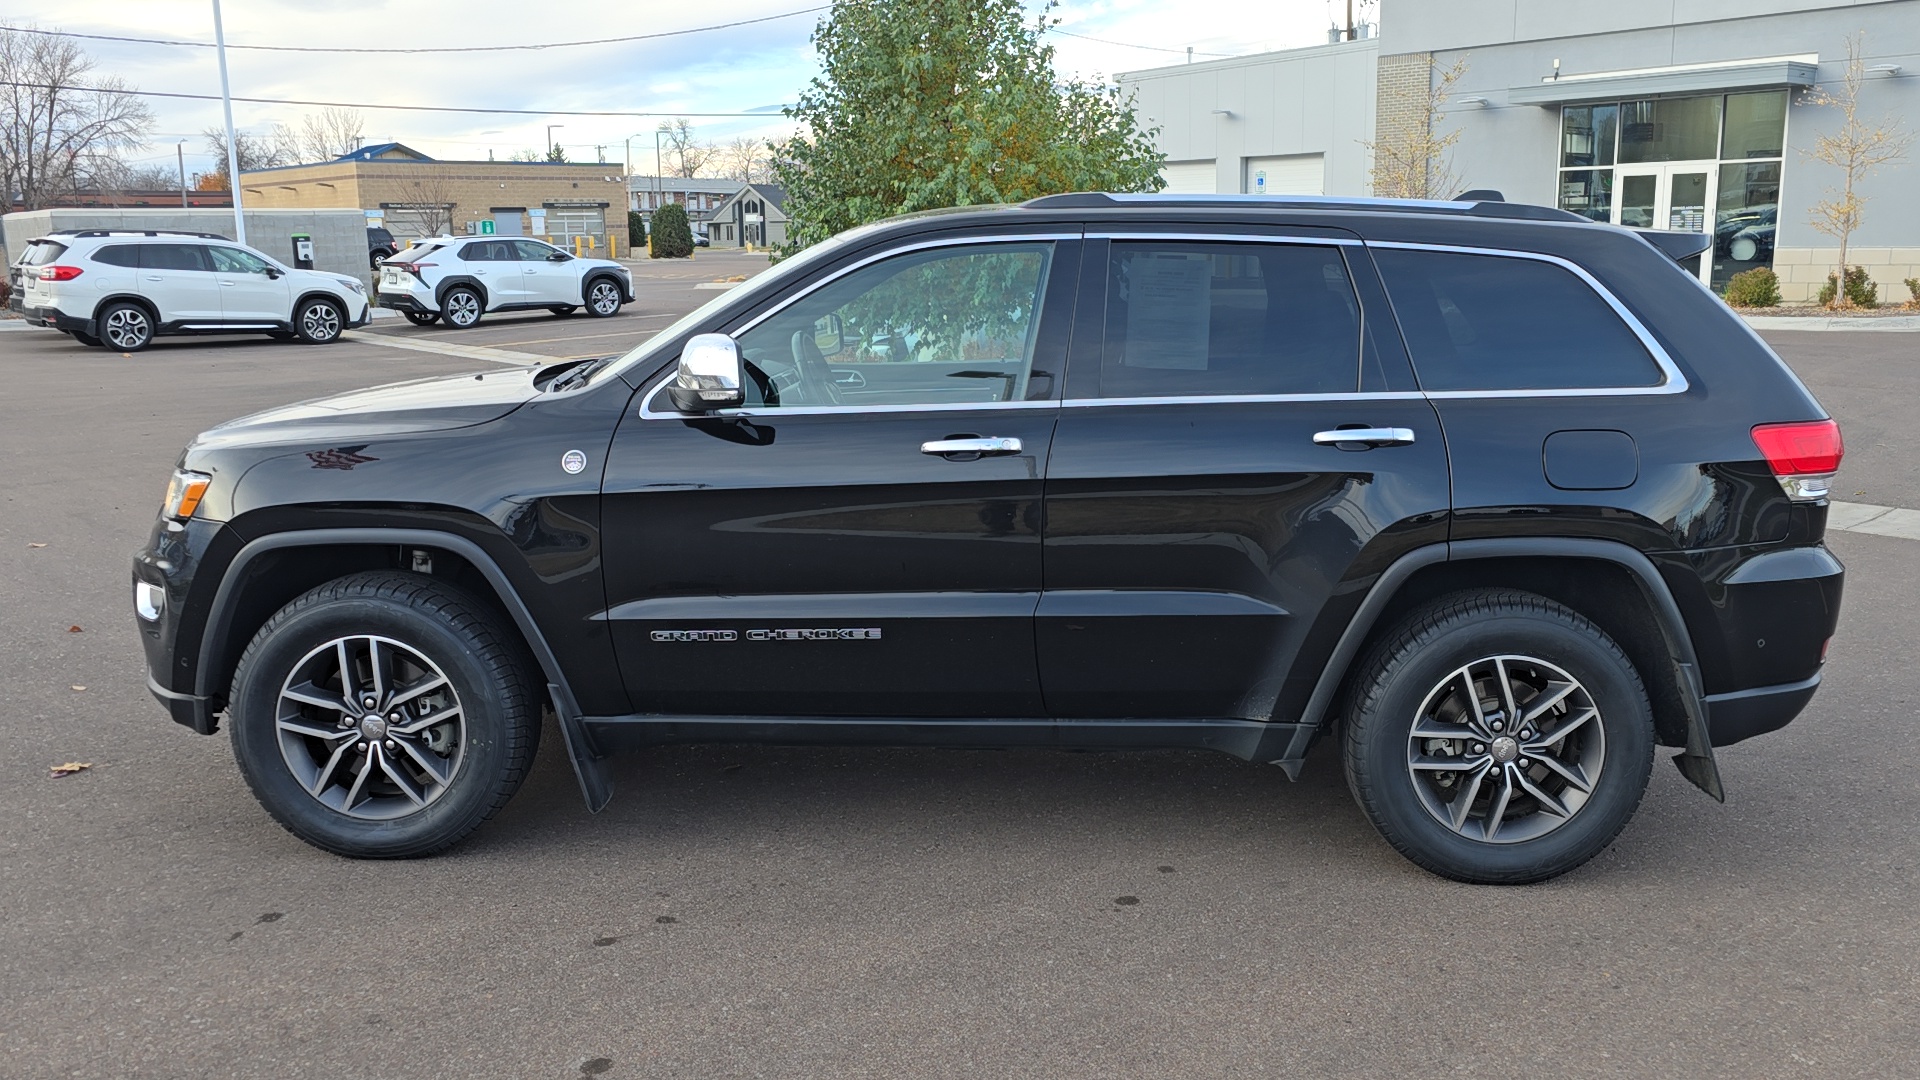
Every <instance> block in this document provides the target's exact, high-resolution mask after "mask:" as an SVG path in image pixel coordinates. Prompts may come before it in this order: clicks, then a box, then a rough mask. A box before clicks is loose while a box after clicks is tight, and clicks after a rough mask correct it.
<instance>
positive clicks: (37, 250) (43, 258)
mask: <svg viewBox="0 0 1920 1080" xmlns="http://www.w3.org/2000/svg"><path fill="white" fill-rule="evenodd" d="M66 250H67V245H65V244H62V243H59V242H57V241H54V240H35V241H33V242H32V243H30V244H28V245H27V250H26V253H25V254H23V255H21V256H20V265H21V266H45V265H47V264H48V263H50V262H52V261H53V260H55V259H57V258H59V257H60V256H61V255H63V254H65V253H66Z"/></svg>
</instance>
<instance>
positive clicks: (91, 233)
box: [47, 229, 232, 240]
mask: <svg viewBox="0 0 1920 1080" xmlns="http://www.w3.org/2000/svg"><path fill="white" fill-rule="evenodd" d="M47 235H48V236H76V237H98V236H192V237H198V238H199V239H201V240H230V239H232V238H231V237H227V236H222V235H220V234H219V233H210V232H189V231H186V230H183V229H55V230H53V231H52V232H50V233H48V234H47Z"/></svg>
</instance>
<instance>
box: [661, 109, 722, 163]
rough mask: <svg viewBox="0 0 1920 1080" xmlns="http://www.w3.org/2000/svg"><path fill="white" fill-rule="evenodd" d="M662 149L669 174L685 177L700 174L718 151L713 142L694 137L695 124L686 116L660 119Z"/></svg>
mask: <svg viewBox="0 0 1920 1080" xmlns="http://www.w3.org/2000/svg"><path fill="white" fill-rule="evenodd" d="M660 149H661V153H662V154H663V155H664V156H665V157H666V161H667V164H666V166H665V168H666V170H667V172H668V174H669V175H672V176H683V177H693V176H699V175H700V170H702V169H704V168H706V167H707V163H708V162H710V161H712V160H713V157H714V154H715V153H716V151H715V149H714V147H713V146H712V144H710V143H703V142H700V141H698V140H696V139H695V138H694V137H693V125H692V124H690V123H688V122H687V118H686V117H684V116H683V117H680V118H679V119H677V120H662V121H660Z"/></svg>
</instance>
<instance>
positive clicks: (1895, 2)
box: [1119, 0, 1920, 301]
mask: <svg viewBox="0 0 1920 1080" xmlns="http://www.w3.org/2000/svg"><path fill="white" fill-rule="evenodd" d="M1380 7H1381V13H1380V28H1379V31H1378V34H1377V36H1373V37H1369V38H1366V39H1364V40H1358V41H1345V42H1339V43H1336V44H1329V45H1324V46H1317V47H1314V48H1307V49H1296V50H1289V51H1286V52H1275V53H1263V54H1257V55H1253V56H1243V57H1235V58H1232V59H1226V60H1215V61H1209V62H1205V63H1194V64H1181V65H1177V66H1173V67H1166V68H1156V69H1152V70H1146V71H1135V72H1129V73H1126V74H1123V75H1121V76H1120V77H1119V78H1120V82H1121V85H1122V86H1123V87H1124V88H1126V89H1129V90H1132V91H1133V92H1134V93H1135V95H1136V97H1135V104H1136V107H1137V109H1138V111H1139V113H1140V116H1141V123H1142V124H1143V125H1145V126H1148V127H1158V128H1159V134H1158V136H1157V138H1158V140H1159V146H1160V149H1161V150H1162V152H1164V153H1165V154H1166V155H1167V165H1166V169H1165V173H1164V177H1165V179H1166V181H1167V190H1169V191H1174V192H1190V193H1202V192H1204V193H1222V192H1240V193H1248V194H1262V193H1264V194H1283V195H1284V194H1302V195H1323V194H1324V195H1368V194H1372V192H1373V186H1374V185H1373V182H1372V177H1373V170H1374V167H1375V164H1376V157H1375V153H1374V151H1373V149H1371V148H1372V147H1373V146H1376V145H1379V146H1382V147H1384V146H1385V145H1386V142H1387V141H1388V140H1390V139H1392V138H1395V137H1396V134H1395V133H1398V132H1404V131H1406V130H1408V128H1407V125H1408V124H1409V122H1410V121H1412V122H1415V123H1417V122H1418V121H1419V120H1420V119H1422V118H1423V117H1424V115H1425V111H1426V105H1427V102H1428V100H1429V95H1430V92H1431V88H1433V87H1436V86H1438V85H1439V83H1440V80H1441V77H1442V75H1443V73H1445V72H1448V71H1451V70H1454V69H1456V67H1457V68H1458V70H1459V72H1460V74H1459V77H1458V78H1457V80H1456V81H1454V83H1453V84H1452V86H1451V87H1450V88H1449V90H1448V101H1447V102H1446V104H1445V105H1444V106H1443V107H1442V109H1441V113H1442V115H1441V116H1440V118H1439V119H1438V120H1437V122H1436V123H1435V125H1434V130H1435V131H1436V133H1438V134H1448V133H1453V132H1457V133H1458V138H1457V140H1456V141H1454V143H1453V144H1452V146H1451V147H1450V148H1449V149H1448V150H1447V151H1446V157H1447V159H1448V164H1449V165H1450V168H1451V171H1452V173H1453V174H1455V175H1456V176H1457V178H1458V187H1459V188H1460V189H1461V190H1468V189H1492V190H1497V191H1500V192H1502V193H1503V194H1504V195H1505V197H1506V198H1507V199H1508V200H1510V201H1515V202H1529V203H1538V204H1542V205H1546V206H1558V207H1561V208H1563V209H1566V210H1570V211H1572V212H1574V213H1577V214H1581V215H1584V216H1587V217H1591V218H1593V219H1595V220H1598V221H1608V222H1613V223H1616V224H1626V225H1640V226H1651V227H1656V228H1669V229H1694V230H1700V231H1710V232H1712V233H1713V235H1714V245H1713V248H1712V252H1711V256H1710V257H1709V258H1707V259H1703V260H1702V261H1701V265H1700V267H1699V273H1700V275H1701V277H1702V279H1703V280H1704V281H1706V282H1708V283H1709V284H1711V285H1712V286H1713V287H1714V288H1716V289H1722V288H1724V287H1725V284H1726V280H1727V278H1729V277H1730V276H1732V275H1733V274H1735V273H1738V272H1740V271H1742V270H1746V269H1749V268H1752V267H1756V266H1771V267H1772V268H1773V269H1774V270H1775V271H1776V272H1777V273H1778V274H1779V276H1780V279H1781V292H1782V294H1783V295H1784V297H1785V298H1786V299H1787V300H1788V301H1797V300H1805V299H1809V298H1810V297H1811V296H1812V294H1813V293H1814V292H1815V291H1816V290H1817V289H1818V288H1819V286H1820V284H1821V283H1822V282H1824V281H1825V280H1826V276H1827V274H1828V273H1829V272H1830V270H1831V266H1832V264H1833V263H1834V261H1836V260H1837V259H1838V255H1839V251H1838V249H1839V244H1838V241H1837V240H1836V239H1835V238H1833V237H1831V236H1828V235H1826V234H1824V233H1821V232H1819V231H1817V230H1816V229H1815V228H1814V227H1813V226H1812V225H1811V224H1810V223H1809V222H1810V218H1811V217H1812V208H1813V206H1814V204H1815V203H1818V202H1820V201H1821V200H1823V199H1826V198H1828V197H1830V189H1834V188H1837V187H1838V186H1839V185H1840V183H1841V181H1842V176H1841V174H1840V173H1839V171H1838V170H1836V169H1834V168H1831V167H1829V166H1827V165H1825V164H1822V163H1821V162H1819V161H1817V160H1815V159H1814V158H1813V157H1811V156H1810V153H1811V151H1812V149H1813V147H1814V145H1815V140H1816V139H1817V138H1818V137H1819V136H1820V135H1822V134H1827V133H1832V132H1834V131H1836V130H1837V129H1838V128H1839V126H1840V124H1841V122H1842V116H1841V113H1840V110H1839V109H1837V108H1835V107H1832V106H1828V105H1821V104H1818V103H1817V102H1816V101H1815V100H1813V98H1814V95H1813V93H1812V91H1813V90H1814V88H1816V87H1818V88H1823V89H1826V90H1828V91H1829V92H1835V91H1838V90H1839V89H1840V87H1839V83H1840V80H1841V78H1842V76H1843V75H1844V73H1845V70H1846V57H1847V39H1848V37H1849V36H1850V35H1854V34H1858V35H1860V40H1861V41H1862V48H1861V54H1862V56H1863V59H1864V63H1865V67H1866V76H1865V80H1864V83H1863V85H1862V87H1861V92H1860V98H1859V100H1860V109H1859V114H1860V117H1861V119H1862V120H1863V121H1866V122H1869V123H1877V122H1880V121H1882V120H1886V121H1891V122H1893V123H1895V124H1898V125H1901V126H1902V127H1904V128H1905V129H1906V130H1909V131H1913V130H1920V0H1879V2H1871V0H1861V2H1856V3H1839V2H1834V0H1827V2H1825V3H1818V2H1814V0H1765V2H1764V3H1762V2H1757V0H1613V2H1611V3H1607V4H1568V3H1564V2H1562V0H1381V4H1380ZM1916 191H1920V155H1915V156H1913V158H1912V159H1911V160H1909V162H1907V163H1906V164H1904V165H1892V166H1887V167H1884V168H1882V169H1881V170H1879V171H1878V172H1876V173H1875V174H1873V175H1872V176H1870V177H1868V178H1867V179H1866V180H1865V182H1864V183H1862V184H1861V185H1860V186H1859V187H1858V188H1857V193H1858V195H1859V196H1860V197H1861V198H1863V199H1864V200H1865V201H1866V205H1865V215H1864V218H1863V221H1862V223H1861V225H1860V227H1859V228H1858V229H1856V230H1855V231H1854V233H1853V236H1852V238H1851V240H1850V246H1849V252H1848V261H1849V262H1850V263H1853V264H1857V265H1861V266H1865V267H1866V268H1867V270H1868V272H1869V273H1870V274H1871V275H1872V277H1873V278H1874V279H1875V280H1876V281H1877V282H1878V283H1879V285H1880V295H1881V298H1882V299H1883V300H1904V299H1906V298H1907V291H1906V287H1905V285H1904V284H1903V280H1904V279H1905V278H1910V277H1916V276H1920V198H1916V197H1915V195H1914V193H1915V192H1916ZM1435 194H1439V195H1447V194H1457V192H1453V193H1448V192H1436V193H1435Z"/></svg>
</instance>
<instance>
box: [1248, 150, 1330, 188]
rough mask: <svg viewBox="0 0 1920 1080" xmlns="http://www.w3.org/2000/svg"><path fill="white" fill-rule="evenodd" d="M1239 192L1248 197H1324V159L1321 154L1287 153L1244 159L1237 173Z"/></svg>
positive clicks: (1325, 177) (1325, 171) (1325, 163)
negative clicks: (1241, 167) (1244, 161)
mask: <svg viewBox="0 0 1920 1080" xmlns="http://www.w3.org/2000/svg"><path fill="white" fill-rule="evenodd" d="M1240 190H1241V191H1242V192H1244V193H1245V194H1248V195H1325V194H1326V193H1327V157H1326V155H1325V154H1288V155H1285V156H1282V157H1251V158H1248V159H1247V160H1246V165H1245V167H1244V169H1243V170H1242V173H1241V177H1240Z"/></svg>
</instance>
